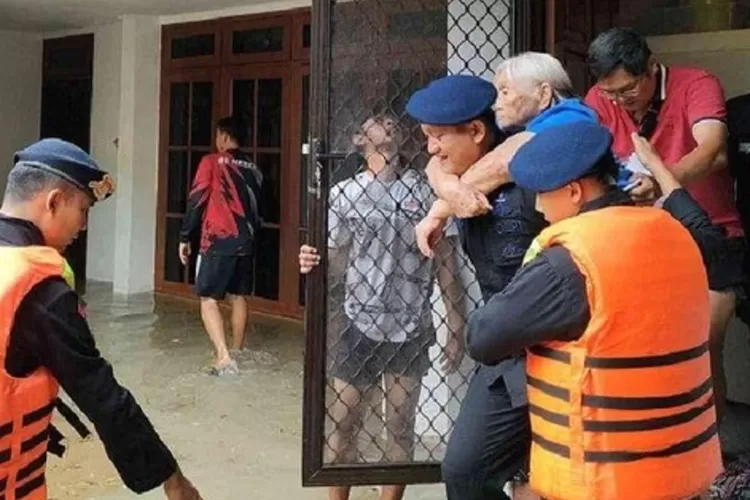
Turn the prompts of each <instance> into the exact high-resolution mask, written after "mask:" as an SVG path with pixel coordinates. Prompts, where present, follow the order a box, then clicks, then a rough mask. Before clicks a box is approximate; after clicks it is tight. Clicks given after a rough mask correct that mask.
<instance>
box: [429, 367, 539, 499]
mask: <svg viewBox="0 0 750 500" xmlns="http://www.w3.org/2000/svg"><path fill="white" fill-rule="evenodd" d="M482 370H490V368H487V367H479V369H478V371H477V372H476V373H475V374H474V377H472V380H471V382H470V383H469V389H468V391H467V393H466V397H465V398H464V401H463V403H462V405H461V411H460V413H459V415H458V419H457V420H456V424H455V426H454V429H453V432H452V434H451V437H450V440H449V441H448V448H447V450H446V454H445V459H444V460H443V481H445V488H446V492H447V494H448V500H498V499H506V498H508V497H507V495H505V493H504V492H503V487H504V486H505V483H506V482H508V481H510V480H511V479H513V477H514V476H515V475H516V474H517V473H518V472H519V471H522V470H528V469H527V467H528V459H529V450H530V447H531V425H530V422H529V408H528V406H520V407H516V408H514V407H513V405H512V404H511V399H510V396H509V395H508V391H507V389H506V387H505V383H504V382H503V378H502V377H500V378H499V379H498V380H497V381H495V382H494V383H492V384H488V383H487V378H486V377H484V376H482Z"/></svg>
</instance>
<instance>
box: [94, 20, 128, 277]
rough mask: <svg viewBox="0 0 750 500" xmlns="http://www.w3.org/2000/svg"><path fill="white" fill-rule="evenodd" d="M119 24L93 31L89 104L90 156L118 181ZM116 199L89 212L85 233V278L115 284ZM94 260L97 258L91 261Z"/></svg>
mask: <svg viewBox="0 0 750 500" xmlns="http://www.w3.org/2000/svg"><path fill="white" fill-rule="evenodd" d="M121 52H122V23H121V22H119V21H118V22H116V23H113V24H109V25H106V26H101V27H97V28H96V29H95V30H94V78H93V96H92V103H91V154H92V156H93V157H94V158H96V159H97V161H98V162H99V164H100V165H101V167H102V168H103V169H104V170H106V171H108V172H109V173H111V174H112V175H113V176H114V178H115V179H116V180H117V179H118V168H117V146H116V145H115V143H114V140H115V138H117V137H118V136H119V133H120V71H121V68H120V66H121ZM116 199H117V198H111V199H109V200H107V201H105V202H102V203H99V204H98V205H96V207H95V208H94V209H93V210H92V211H91V216H90V220H89V233H88V255H89V256H90V257H89V258H88V259H87V265H88V268H87V274H88V278H89V279H91V280H96V281H107V282H112V281H114V276H115V273H114V269H115V234H116V232H117V210H116V208H117V202H116ZM94 256H96V258H94Z"/></svg>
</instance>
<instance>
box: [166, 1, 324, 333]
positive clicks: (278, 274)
mask: <svg viewBox="0 0 750 500" xmlns="http://www.w3.org/2000/svg"><path fill="white" fill-rule="evenodd" d="M162 50H163V54H162V68H163V69H162V98H161V99H162V101H161V102H162V105H161V117H160V120H161V138H160V164H159V204H158V215H157V217H158V223H157V231H158V232H157V250H156V289H157V291H160V292H167V293H173V294H179V295H187V296H191V295H193V290H192V285H193V283H194V281H195V257H193V260H192V261H191V262H190V264H189V265H188V266H182V264H181V263H180V262H179V259H178V257H177V244H178V237H179V230H180V226H181V224H182V219H183V218H184V215H185V210H186V204H187V197H188V193H189V190H190V186H191V184H192V180H193V177H194V175H195V171H196V169H197V166H198V164H199V162H200V160H201V158H202V157H203V156H204V155H205V154H208V153H210V152H212V151H213V148H214V145H213V137H214V134H213V131H214V126H215V124H216V122H217V120H218V119H220V118H221V117H222V116H226V115H229V114H237V115H240V116H242V117H243V118H244V119H245V122H246V123H247V125H248V137H249V141H248V144H247V146H246V147H245V148H244V149H245V151H246V152H247V153H249V154H251V155H252V157H253V159H254V161H255V163H256V164H257V165H258V167H259V168H260V169H261V171H262V172H263V176H264V182H263V201H262V204H261V215H262V217H263V225H262V228H261V231H260V234H259V236H258V240H257V247H256V256H255V262H256V263H255V267H254V273H255V280H254V282H255V290H254V292H253V297H252V300H251V308H252V309H253V310H256V311H261V312H267V313H271V314H277V315H283V316H289V317H296V318H301V317H302V314H303V307H302V299H301V294H300V292H299V290H300V283H299V281H300V278H299V273H298V270H297V263H296V262H297V260H296V255H297V251H298V248H299V242H300V241H301V240H300V238H301V237H302V236H304V231H305V227H304V206H303V205H304V203H303V202H302V199H303V198H304V196H303V188H302V186H303V185H304V184H303V182H302V177H303V175H304V172H303V170H304V165H303V162H302V153H301V145H302V143H303V142H304V136H305V134H306V133H307V132H306V130H305V126H304V125H303V123H306V121H307V116H308V115H307V113H308V99H307V94H306V92H308V91H307V90H306V89H307V88H309V72H310V70H309V57H310V13H309V10H307V9H303V10H294V11H287V12H281V13H274V14H269V15H260V16H245V17H238V18H227V19H219V20H214V21H208V22H199V23H189V24H180V25H171V26H166V27H164V29H163V33H162ZM196 246H197V245H196Z"/></svg>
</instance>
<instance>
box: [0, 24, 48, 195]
mask: <svg viewBox="0 0 750 500" xmlns="http://www.w3.org/2000/svg"><path fill="white" fill-rule="evenodd" d="M0 47H2V50H0V67H2V68H6V70H8V69H10V71H7V72H6V73H5V74H4V75H3V77H2V78H0V197H1V196H2V194H1V193H2V192H4V190H5V182H6V180H7V178H8V172H9V171H10V169H11V167H12V166H13V153H15V152H16V151H18V150H19V149H20V148H22V147H24V146H26V145H28V144H30V143H32V142H34V141H35V140H37V139H38V138H39V121H40V117H41V107H42V40H41V39H40V38H39V36H38V35H35V34H29V33H15V32H10V31H0Z"/></svg>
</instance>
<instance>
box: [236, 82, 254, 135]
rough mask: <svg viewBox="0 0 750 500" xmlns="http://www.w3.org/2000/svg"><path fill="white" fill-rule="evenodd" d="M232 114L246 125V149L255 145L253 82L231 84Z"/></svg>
mask: <svg viewBox="0 0 750 500" xmlns="http://www.w3.org/2000/svg"><path fill="white" fill-rule="evenodd" d="M232 114H233V115H234V116H239V117H241V118H242V119H243V120H244V122H245V124H246V125H247V129H248V134H247V144H246V146H248V147H253V146H254V145H255V137H254V135H253V134H254V132H253V131H254V130H255V80H234V81H233V82H232Z"/></svg>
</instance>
